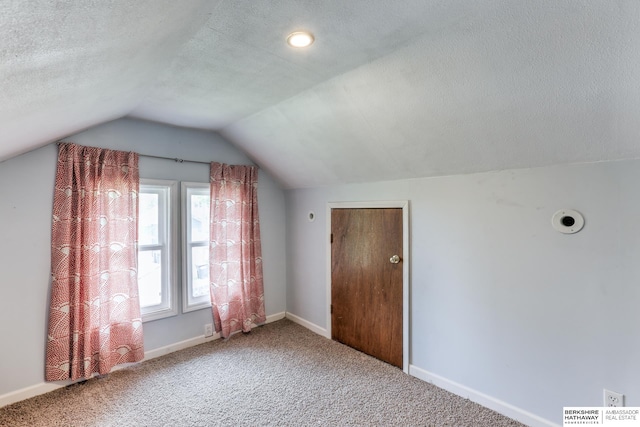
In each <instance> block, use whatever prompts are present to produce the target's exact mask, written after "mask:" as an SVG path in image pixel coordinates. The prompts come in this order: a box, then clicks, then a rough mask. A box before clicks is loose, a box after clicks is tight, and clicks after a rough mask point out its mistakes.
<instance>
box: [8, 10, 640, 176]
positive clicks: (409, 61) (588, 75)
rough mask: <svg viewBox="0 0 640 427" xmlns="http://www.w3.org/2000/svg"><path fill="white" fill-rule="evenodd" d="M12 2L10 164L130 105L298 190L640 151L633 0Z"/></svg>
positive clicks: (135, 112) (639, 49)
mask: <svg viewBox="0 0 640 427" xmlns="http://www.w3.org/2000/svg"><path fill="white" fill-rule="evenodd" d="M0 5H1V13H0V100H1V102H0V160H6V159H8V158H10V157H12V156H15V155H17V154H20V153H23V152H26V151H28V150H31V149H34V148H36V147H39V146H42V145H44V144H47V143H50V142H52V141H55V140H57V139H59V138H62V137H64V136H67V135H70V134H73V133H75V132H77V131H80V130H82V129H86V128H87V127H90V126H93V125H96V124H99V123H102V122H106V121H109V120H113V119H116V118H120V117H124V116H131V117H136V118H142V119H146V120H152V121H157V122H163V123H168V124H173V125H178V126H186V127H193V128H201V129H209V130H215V131H218V132H220V133H221V134H222V135H223V136H224V137H226V138H227V139H228V140H229V141H230V142H232V143H233V144H235V145H236V146H238V147H239V148H240V149H242V150H244V151H245V152H246V153H247V154H248V155H249V156H250V157H251V158H252V159H254V160H255V161H256V162H257V163H258V164H259V165H261V166H262V167H263V168H265V169H267V170H268V171H269V172H270V173H271V174H273V175H274V176H275V177H276V178H278V179H279V180H280V181H281V182H282V184H283V186H284V187H286V188H300V187H312V186H323V185H333V184H341V183H350V182H366V181H380V180H390V179H404V178H414V177H425V176H435V175H445V174H446V175H449V174H461V173H472V172H481V171H488V170H500V169H508V168H523V167H535V166H544V165H553V164H565V163H575V162H591V161H601V160H613V159H624V158H636V157H640V141H639V137H640V2H637V1H634V0H629V1H622V0H621V1H614V0H577V1H570V0H540V1H526V2H525V1H512V0H505V1H500V0H481V1H475V0H403V1H401V2H392V1H388V0H348V1H344V0H323V1H314V0H273V1H267V0H259V1H256V0H217V1H209V0H207V1H195V0H188V1H173V0H172V1H167V0H137V1H128V0H111V1H100V0H91V1H89V0H87V1H82V2H72V1H44V0H0ZM298 29H307V30H309V31H311V32H312V33H313V34H314V35H315V37H316V42H315V44H313V45H312V46H311V47H310V48H307V49H304V50H302V49H293V48H290V47H288V46H287V45H286V43H285V37H286V35H287V34H289V33H290V32H292V31H294V30H298Z"/></svg>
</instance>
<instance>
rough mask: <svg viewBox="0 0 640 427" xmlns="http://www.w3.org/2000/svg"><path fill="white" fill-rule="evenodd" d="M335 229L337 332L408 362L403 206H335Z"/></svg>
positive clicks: (358, 345) (365, 348) (383, 356)
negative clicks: (404, 331) (404, 351)
mask: <svg viewBox="0 0 640 427" xmlns="http://www.w3.org/2000/svg"><path fill="white" fill-rule="evenodd" d="M331 234H332V236H331V238H332V243H331V335H332V338H333V339H334V340H336V341H339V342H341V343H343V344H346V345H348V346H350V347H353V348H355V349H357V350H360V351H362V352H364V353H367V354H369V355H371V356H373V357H376V358H378V359H380V360H383V361H385V362H387V363H390V364H391V365H394V366H397V367H399V368H402V256H403V254H402V209H399V208H398V209H397V208H390V209H387V208H385V209H332V211H331ZM394 255H397V257H398V262H396V263H394V262H392V261H395V259H394V260H392V259H391V258H392V257H394Z"/></svg>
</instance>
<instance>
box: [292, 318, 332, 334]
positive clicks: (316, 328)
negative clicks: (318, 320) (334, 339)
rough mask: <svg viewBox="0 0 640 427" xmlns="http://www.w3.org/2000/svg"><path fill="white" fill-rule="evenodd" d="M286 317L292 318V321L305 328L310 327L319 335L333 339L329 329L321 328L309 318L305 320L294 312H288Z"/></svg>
mask: <svg viewBox="0 0 640 427" xmlns="http://www.w3.org/2000/svg"><path fill="white" fill-rule="evenodd" d="M286 318H287V319H289V320H291V321H292V322H295V323H297V324H298V325H300V326H304V327H305V328H307V329H309V330H310V331H311V332H315V333H316V334H318V335H322V336H323V337H325V338H329V339H331V337H330V336H329V331H327V330H326V329H325V328H321V327H320V326H318V325H316V324H315V323H311V322H309V321H308V320H305V319H303V318H302V317H299V316H296V315H295V314H292V313H289V312H287V314H286Z"/></svg>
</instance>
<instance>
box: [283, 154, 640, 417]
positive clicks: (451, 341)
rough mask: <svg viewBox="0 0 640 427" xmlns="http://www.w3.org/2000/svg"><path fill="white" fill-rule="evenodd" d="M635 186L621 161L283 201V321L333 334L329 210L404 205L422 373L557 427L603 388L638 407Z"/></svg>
mask: <svg viewBox="0 0 640 427" xmlns="http://www.w3.org/2000/svg"><path fill="white" fill-rule="evenodd" d="M638 183H640V161H623V162H610V163H598V164H589V165H575V166H564V167H548V168H539V169H529V170H511V171H503V172H496V173H484V174H474V175H465V176H449V177H440V178H431V179H415V180H404V181H395V182H382V183H373V184H362V185H345V186H338V187H330V188H321V189H303V190H289V191H287V193H286V199H287V218H288V233H287V235H288V238H287V239H288V240H287V251H288V252H287V253H288V258H289V263H288V264H287V268H288V272H287V274H288V277H287V279H288V290H287V310H288V312H291V313H292V314H294V315H297V316H299V317H301V318H303V319H305V320H307V321H309V322H312V323H314V324H316V325H318V326H320V327H322V328H326V327H328V319H327V318H326V304H327V301H326V271H325V270H326V262H325V258H326V255H325V248H326V246H325V245H326V241H327V230H326V218H325V217H326V205H327V202H338V201H370V200H410V217H411V224H410V226H411V232H410V234H411V236H410V238H411V292H410V293H411V303H410V307H411V313H410V316H411V322H410V329H411V333H410V343H411V354H410V363H411V365H412V366H413V367H414V368H417V369H418V370H420V371H422V372H427V373H429V374H434V375H436V376H440V377H443V378H444V379H446V380H447V381H451V382H453V383H457V384H459V385H461V386H462V387H466V388H469V389H471V390H474V391H475V392H477V393H478V394H484V395H487V396H489V397H491V398H493V399H497V400H499V401H502V402H504V403H505V404H507V405H513V406H514V407H516V408H518V409H519V410H522V411H525V412H529V413H530V414H533V415H535V416H538V417H541V418H543V419H546V420H550V421H552V422H554V423H560V424H561V422H562V413H561V411H562V407H563V406H602V389H603V388H605V387H606V388H608V389H611V390H614V391H618V392H621V393H624V394H625V395H626V397H627V406H640V381H638V379H640V363H638V361H639V360H640V190H639V184H638ZM561 208H574V209H576V210H578V211H580V212H581V213H582V214H583V215H584V217H585V221H586V225H585V227H584V229H583V230H582V231H581V232H579V233H578V234H575V235H563V234H560V233H558V232H557V231H555V230H553V229H552V227H551V216H552V214H553V213H554V212H555V211H556V210H558V209H561ZM310 210H313V211H315V213H316V215H317V218H316V221H315V222H313V223H311V222H309V221H308V220H307V213H308V212H309V211H310Z"/></svg>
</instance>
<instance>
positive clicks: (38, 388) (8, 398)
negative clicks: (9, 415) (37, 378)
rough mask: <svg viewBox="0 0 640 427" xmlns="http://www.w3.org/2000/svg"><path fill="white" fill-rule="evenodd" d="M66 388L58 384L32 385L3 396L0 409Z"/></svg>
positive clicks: (0, 398)
mask: <svg viewBox="0 0 640 427" xmlns="http://www.w3.org/2000/svg"><path fill="white" fill-rule="evenodd" d="M65 386H66V385H61V384H58V383H40V384H36V385H32V386H30V387H25V388H23V389H20V390H17V391H13V392H11V393H6V394H3V395H2V396H0V408H2V407H3V406H7V405H11V404H12V403H16V402H20V401H21V400H25V399H29V398H31V397H35V396H38V395H40V394H44V393H49V392H50V391H54V390H56V389H59V388H62V387H65Z"/></svg>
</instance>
